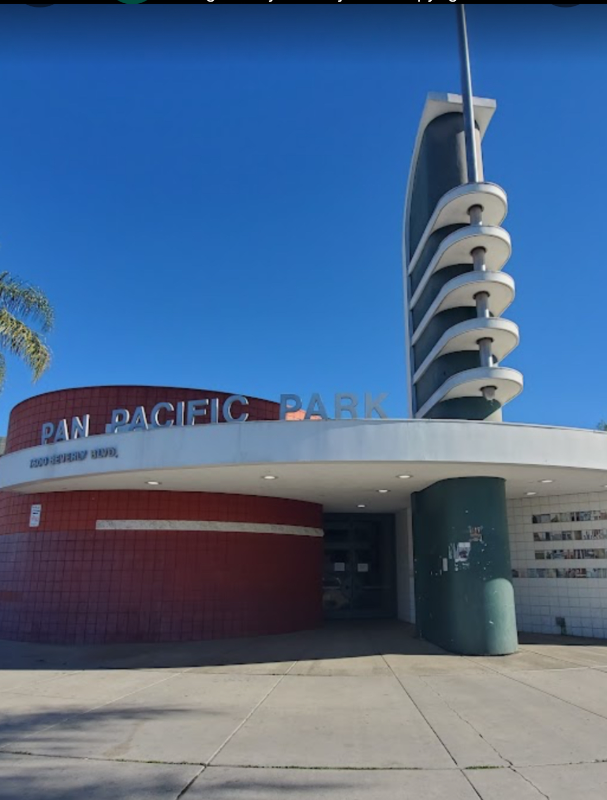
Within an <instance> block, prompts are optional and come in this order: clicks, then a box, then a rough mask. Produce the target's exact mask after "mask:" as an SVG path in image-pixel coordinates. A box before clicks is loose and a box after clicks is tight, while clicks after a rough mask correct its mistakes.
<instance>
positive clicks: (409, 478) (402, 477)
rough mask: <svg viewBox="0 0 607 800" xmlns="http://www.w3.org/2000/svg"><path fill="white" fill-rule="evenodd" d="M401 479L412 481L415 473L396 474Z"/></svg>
mask: <svg viewBox="0 0 607 800" xmlns="http://www.w3.org/2000/svg"><path fill="white" fill-rule="evenodd" d="M396 477H397V478H398V479H399V480H400V481H410V480H411V478H412V477H413V475H397V476H396Z"/></svg>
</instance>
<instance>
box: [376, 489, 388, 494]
mask: <svg viewBox="0 0 607 800" xmlns="http://www.w3.org/2000/svg"><path fill="white" fill-rule="evenodd" d="M377 491H378V493H379V494H390V489H378V490H377Z"/></svg>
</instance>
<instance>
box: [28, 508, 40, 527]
mask: <svg viewBox="0 0 607 800" xmlns="http://www.w3.org/2000/svg"><path fill="white" fill-rule="evenodd" d="M41 516H42V506H41V505H35V506H32V508H31V510H30V528H38V527H40V517H41Z"/></svg>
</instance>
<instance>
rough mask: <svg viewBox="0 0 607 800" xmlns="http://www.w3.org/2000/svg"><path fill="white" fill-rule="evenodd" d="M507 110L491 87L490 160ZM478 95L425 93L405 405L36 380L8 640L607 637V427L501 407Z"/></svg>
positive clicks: (0, 492) (492, 207)
mask: <svg viewBox="0 0 607 800" xmlns="http://www.w3.org/2000/svg"><path fill="white" fill-rule="evenodd" d="M494 107H495V104H494V103H493V102H491V101H485V100H475V101H474V108H473V113H474V121H475V127H476V131H477V132H476V135H475V140H476V141H475V148H476V151H477V153H476V155H477V159H478V161H479V162H480V141H481V139H482V136H483V135H484V133H485V131H486V129H487V127H488V124H489V121H490V119H491V116H492V114H493V111H494ZM464 112H465V98H464V100H462V98H461V97H458V96H453V95H445V96H431V97H430V99H429V101H428V103H427V105H426V109H425V111H424V114H423V117H422V123H421V126H420V131H419V135H418V139H417V144H416V147H415V153H414V157H413V166H412V171H411V179H410V182H409V189H408V198H407V208H406V221H405V222H406V224H405V231H406V234H405V266H404V278H405V285H406V291H405V294H406V298H407V308H406V318H407V343H406V345H407V348H406V349H407V355H408V361H409V377H410V392H409V395H410V400H411V408H410V414H409V418H407V419H402V420H390V419H386V418H385V415H384V414H383V411H382V409H381V398H379V399H378V398H373V397H370V396H369V397H366V398H365V399H364V401H363V399H362V398H354V397H353V396H351V395H339V396H337V398H335V403H334V408H333V403H331V404H329V403H328V402H327V400H326V398H325V399H324V400H323V398H320V397H317V396H315V397H313V398H311V399H310V401H309V402H308V403H302V402H301V401H299V400H298V399H297V398H295V397H294V396H285V397H283V398H282V399H281V403H277V402H271V401H265V400H259V399H254V398H250V397H247V396H243V395H228V394H225V393H221V392H209V391H204V390H192V389H178V388H169V387H164V388H162V387H133V386H130V387H94V388H85V389H74V390H66V391H59V392H52V393H50V394H46V395H42V396H39V397H34V398H32V399H29V400H26V401H25V402H23V403H21V404H20V405H18V406H17V407H16V408H15V409H13V412H12V414H11V418H10V423H9V430H8V436H7V441H6V453H5V455H4V456H2V458H1V459H0V638H2V639H9V640H10V639H12V640H18V641H32V642H52V643H115V642H159V641H162V642H178V641H189V640H200V639H208V638H219V637H239V636H254V635H257V634H272V633H286V632H290V631H296V630H300V629H305V628H313V627H316V626H318V625H320V624H321V623H322V619H323V616H324V617H329V618H338V619H352V618H380V617H381V618H389V617H398V618H399V619H402V620H406V621H409V622H416V623H417V626H418V630H419V633H420V634H421V635H422V636H424V637H426V638H428V639H429V640H431V641H433V642H435V643H437V644H439V645H441V646H443V647H445V648H447V649H449V650H452V651H454V652H459V653H467V654H492V655H499V654H504V653H510V652H513V651H514V650H515V649H516V647H517V628H518V630H522V631H530V632H534V631H537V632H548V633H560V632H567V633H573V634H580V635H585V636H601V637H603V636H607V613H606V612H607V438H606V434H604V433H601V432H595V431H583V430H572V429H555V428H547V427H541V426H525V425H512V424H505V423H503V422H502V421H501V409H502V407H503V406H504V405H505V404H506V403H507V402H509V401H510V400H512V399H514V398H515V397H516V395H517V394H518V393H519V392H520V391H521V390H522V386H523V379H522V376H521V375H520V373H518V372H517V371H516V370H514V369H511V368H509V367H503V366H501V361H502V359H503V358H505V357H506V355H507V354H508V353H510V352H511V351H512V350H513V349H514V348H515V347H516V344H517V343H518V336H519V334H518V330H517V328H516V326H515V325H514V324H513V323H511V322H509V321H508V320H505V319H503V318H502V315H503V313H504V312H505V311H506V309H507V308H508V306H509V305H510V303H511V302H512V300H513V298H514V284H513V281H512V279H511V278H510V277H509V276H507V275H506V274H505V273H504V272H503V267H504V266H505V265H506V263H507V261H508V258H509V256H510V240H509V237H508V234H507V233H506V231H505V230H504V229H503V228H502V227H501V225H502V222H503V220H504V218H505V216H506V211H507V200H506V195H505V193H504V191H503V190H502V189H500V188H499V187H497V186H495V185H494V184H491V183H488V182H485V180H484V179H483V178H482V175H479V174H478V173H477V174H476V176H474V177H475V179H474V180H470V178H469V175H468V170H467V165H468V163H469V161H470V159H469V155H468V160H467V159H466V144H467V141H466V125H465V120H466V115H465V113H464ZM468 144H469V142H468ZM468 154H469V150H468ZM239 388H240V387H239ZM329 406H331V407H330V408H329ZM302 417H303V418H302Z"/></svg>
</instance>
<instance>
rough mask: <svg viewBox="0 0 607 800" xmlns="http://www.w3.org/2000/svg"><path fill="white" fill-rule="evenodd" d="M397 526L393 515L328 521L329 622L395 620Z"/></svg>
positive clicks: (326, 594)
mask: <svg viewBox="0 0 607 800" xmlns="http://www.w3.org/2000/svg"><path fill="white" fill-rule="evenodd" d="M393 523H394V520H393V517H392V516H382V517H362V516H352V517H346V516H344V515H339V516H337V515H332V516H328V517H327V518H326V523H325V556H324V579H323V607H324V611H325V616H326V617H328V618H333V619H356V618H365V617H391V616H395V614H396V591H395V584H396V580H395V575H396V568H395V552H394V550H395V546H394V545H395V543H394V524H393Z"/></svg>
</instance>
